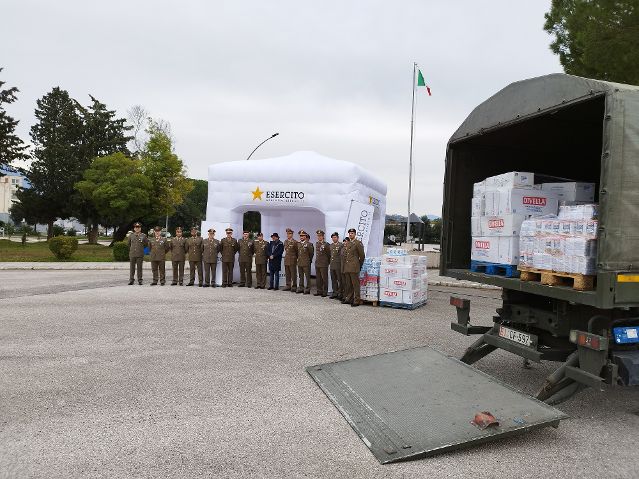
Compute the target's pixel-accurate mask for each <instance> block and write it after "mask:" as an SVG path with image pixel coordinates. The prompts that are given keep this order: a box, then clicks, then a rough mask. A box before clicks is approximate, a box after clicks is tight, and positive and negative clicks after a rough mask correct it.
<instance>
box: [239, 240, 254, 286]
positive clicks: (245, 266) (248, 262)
mask: <svg viewBox="0 0 639 479" xmlns="http://www.w3.org/2000/svg"><path fill="white" fill-rule="evenodd" d="M237 243H238V246H239V251H240V257H239V263H240V288H243V287H244V286H246V287H247V288H250V287H251V286H252V285H253V273H251V269H253V253H254V251H255V249H254V247H253V240H252V239H250V238H249V232H248V231H244V233H242V239H241V240H239V241H238V242H237Z"/></svg>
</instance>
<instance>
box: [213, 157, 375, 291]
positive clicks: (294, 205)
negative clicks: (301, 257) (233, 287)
mask: <svg viewBox="0 0 639 479" xmlns="http://www.w3.org/2000/svg"><path fill="white" fill-rule="evenodd" d="M247 211H259V212H260V214H261V222H262V223H261V231H262V232H263V233H264V239H265V240H267V241H268V240H270V236H271V234H272V233H278V234H279V235H280V239H281V240H282V241H283V240H284V239H285V238H286V228H291V229H292V230H293V231H294V232H295V239H299V236H298V235H297V232H298V231H299V230H301V229H303V230H305V231H306V232H308V233H309V234H310V235H311V241H313V242H315V241H316V236H315V231H316V230H318V229H322V230H324V231H325V232H326V241H329V242H330V235H331V234H332V233H333V232H335V231H336V232H338V233H339V235H340V239H342V238H344V236H345V234H346V232H347V231H348V229H349V228H355V229H356V230H357V236H358V238H359V239H361V240H362V242H363V243H364V248H365V249H366V255H367V256H379V255H380V254H381V250H382V241H383V237H384V223H385V215H386V184H385V183H384V182H383V181H381V180H379V179H378V178H376V177H375V176H373V175H372V174H370V173H369V172H367V171H366V170H364V169H363V168H362V167H360V166H358V165H356V164H354V163H349V162H346V161H340V160H335V159H332V158H327V157H325V156H322V155H319V154H317V153H315V152H311V151H300V152H296V153H292V154H290V155H288V156H283V157H279V158H269V159H264V160H249V161H230V162H225V163H217V164H214V165H211V166H209V195H208V203H207V208H206V221H204V222H202V235H203V236H204V237H206V231H207V230H208V229H209V228H214V229H215V230H216V231H217V233H216V238H222V237H223V236H224V230H225V229H226V228H227V227H229V226H230V227H231V228H233V230H234V232H233V235H234V236H235V237H236V238H238V239H239V238H240V237H241V235H242V227H243V218H244V213H246V212H247ZM236 272H237V270H236ZM217 279H218V280H219V279H220V274H219V271H218V275H217Z"/></svg>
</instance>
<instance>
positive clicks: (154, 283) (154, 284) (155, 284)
mask: <svg viewBox="0 0 639 479" xmlns="http://www.w3.org/2000/svg"><path fill="white" fill-rule="evenodd" d="M157 284H158V282H157V281H154V282H153V283H151V284H150V285H149V286H157Z"/></svg>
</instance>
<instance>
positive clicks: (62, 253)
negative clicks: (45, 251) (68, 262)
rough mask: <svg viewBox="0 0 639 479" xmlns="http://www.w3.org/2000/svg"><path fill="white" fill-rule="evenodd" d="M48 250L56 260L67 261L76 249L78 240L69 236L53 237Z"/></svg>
mask: <svg viewBox="0 0 639 479" xmlns="http://www.w3.org/2000/svg"><path fill="white" fill-rule="evenodd" d="M49 249H50V250H51V252H52V253H53V254H54V255H55V257H56V258H58V259H68V258H70V257H71V255H72V254H73V253H74V252H75V250H77V249H78V240H77V239H75V238H72V237H69V236H54V237H53V238H51V239H50V240H49Z"/></svg>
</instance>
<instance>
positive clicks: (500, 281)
mask: <svg viewBox="0 0 639 479" xmlns="http://www.w3.org/2000/svg"><path fill="white" fill-rule="evenodd" d="M446 274H447V275H448V276H450V277H451V278H456V279H462V280H466V281H474V282H476V283H484V284H491V285H493V286H499V287H500V288H507V289H513V290H515V291H523V292H526V293H532V294H537V295H541V296H546V297H549V298H555V299H563V300H566V301H572V302H574V303H579V304H585V305H588V306H596V305H597V294H596V291H577V290H575V289H573V288H569V287H565V286H547V285H545V284H541V283H536V282H531V281H521V280H520V279H519V278H506V277H504V276H494V275H489V274H485V273H476V272H473V271H471V270H469V269H449V270H447V271H446Z"/></svg>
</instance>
